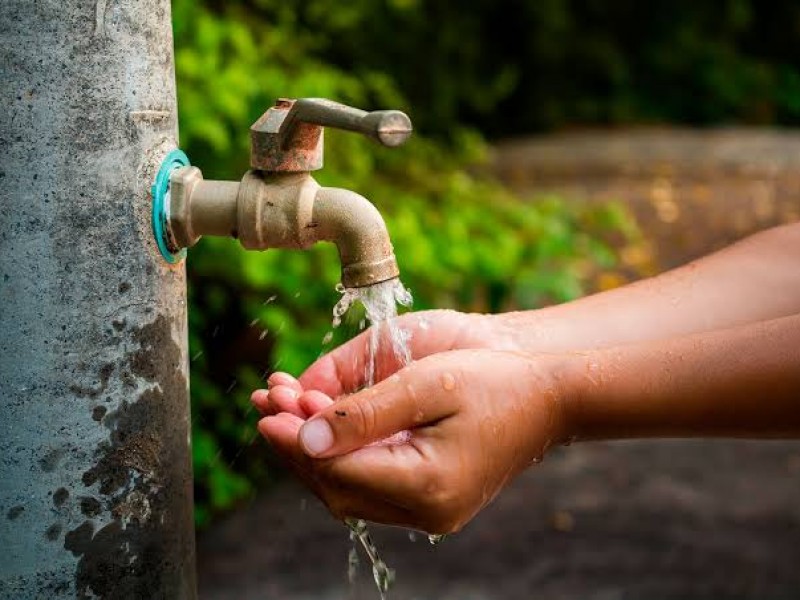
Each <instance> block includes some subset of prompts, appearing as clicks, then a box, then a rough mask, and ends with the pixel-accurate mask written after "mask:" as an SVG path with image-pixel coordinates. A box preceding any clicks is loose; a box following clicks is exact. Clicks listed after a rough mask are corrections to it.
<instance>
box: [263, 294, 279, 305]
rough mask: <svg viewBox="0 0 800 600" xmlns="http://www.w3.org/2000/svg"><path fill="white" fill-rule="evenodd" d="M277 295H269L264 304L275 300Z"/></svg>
mask: <svg viewBox="0 0 800 600" xmlns="http://www.w3.org/2000/svg"><path fill="white" fill-rule="evenodd" d="M277 297H278V296H270V297H269V298H267V299H266V300H264V304H270V303H271V302H275V298H277Z"/></svg>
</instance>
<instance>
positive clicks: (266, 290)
mask: <svg viewBox="0 0 800 600" xmlns="http://www.w3.org/2000/svg"><path fill="white" fill-rule="evenodd" d="M258 5H259V6H261V7H262V8H264V7H268V8H269V9H270V10H269V15H270V18H269V19H268V20H260V19H259V18H258V16H257V14H253V13H251V12H246V11H244V10H243V9H241V8H240V7H238V6H232V5H228V6H227V7H226V8H224V9H221V12H214V11H212V10H211V8H209V7H208V6H205V5H202V4H200V5H198V4H196V3H194V2H191V1H190V0H177V1H176V2H175V3H174V16H175V36H176V48H177V52H176V62H177V78H178V89H179V103H180V115H181V123H180V125H181V143H182V146H183V147H184V149H186V150H187V152H188V153H189V156H190V157H191V158H192V161H193V163H194V164H196V165H198V166H199V167H201V168H202V169H203V171H204V174H205V176H206V177H208V178H221V179H237V178H239V177H241V175H242V173H243V172H244V171H245V170H246V168H247V164H248V150H249V148H248V131H247V129H248V126H249V124H250V123H251V122H252V121H254V120H255V119H256V118H257V117H258V116H259V115H260V114H261V112H263V111H264V110H265V109H266V108H267V107H268V106H269V105H271V104H272V102H273V101H274V99H275V98H276V97H279V96H289V97H302V96H320V97H328V98H333V99H336V100H339V101H343V102H346V103H351V104H354V105H362V106H368V107H376V108H377V107H399V108H407V101H406V99H405V98H404V97H403V95H402V94H400V93H399V91H398V89H397V86H396V85H395V83H394V80H393V79H392V78H389V77H387V76H386V75H384V74H382V73H380V72H377V71H375V72H367V73H361V75H360V76H359V77H355V76H353V75H352V74H350V73H349V72H346V71H345V70H343V69H342V68H340V67H335V66H332V65H331V64H329V63H326V62H322V61H320V60H318V59H316V58H314V52H313V50H314V48H315V47H316V44H317V40H318V36H319V32H315V33H314V34H311V33H310V32H309V30H308V29H304V28H303V27H302V26H301V25H300V24H298V22H297V21H296V20H295V18H294V13H293V11H292V9H291V8H285V7H286V5H285V4H282V3H278V2H274V3H269V2H266V1H260V2H258ZM265 10H266V9H265ZM344 12H345V13H346V12H347V11H344ZM341 18H345V17H344V13H343V16H342V17H341ZM326 136H327V141H326V157H325V158H326V167H325V169H324V170H322V171H320V172H319V173H318V174H317V176H318V179H319V180H320V182H321V183H323V184H325V185H334V186H340V187H345V188H350V189H354V190H357V191H359V192H361V193H363V194H364V195H366V196H367V197H369V198H370V199H371V200H373V201H374V203H375V204H376V205H377V206H378V208H379V209H380V210H381V212H382V213H383V214H384V216H385V218H386V221H387V224H388V227H389V230H390V233H391V236H392V240H393V243H394V246H395V251H396V254H397V256H398V260H399V263H400V268H401V272H402V275H401V276H402V279H403V281H404V282H405V284H406V285H407V286H409V287H410V288H411V290H412V291H413V293H414V296H415V305H414V308H415V309H425V308H430V307H453V308H458V309H462V310H482V311H500V310H506V309H510V308H530V307H535V306H539V305H541V304H544V303H549V302H554V301H563V300H568V299H570V298H574V297H576V296H578V295H580V294H581V293H582V292H583V289H584V283H585V281H586V279H587V277H588V274H589V272H590V270H591V266H592V265H600V266H601V267H604V268H609V267H610V266H612V265H613V264H614V261H615V257H614V254H613V253H612V251H611V250H610V249H609V248H610V245H609V244H608V243H607V242H608V240H609V239H610V238H609V236H617V237H618V238H620V239H626V238H632V237H635V230H634V229H633V227H632V225H631V221H630V220H629V219H628V218H627V216H626V214H625V213H624V211H622V210H621V209H620V208H619V207H617V206H614V205H606V206H597V205H594V206H587V205H571V204H570V203H567V202H565V201H563V200H561V199H559V198H553V197H547V198H538V199H535V200H532V199H521V198H518V197H515V196H514V195H513V194H511V193H510V192H509V191H508V190H506V189H505V188H503V187H502V186H500V185H499V184H498V183H496V182H494V181H492V180H490V179H488V178H487V177H484V176H478V175H476V174H474V167H475V166H476V165H479V164H480V163H481V162H482V160H483V159H484V156H485V153H486V147H485V145H484V142H483V141H482V139H481V138H480V137H479V136H478V135H476V134H474V133H471V132H469V131H468V130H466V129H464V128H455V129H454V130H453V137H452V142H451V143H450V144H448V145H445V144H444V143H442V142H437V141H432V140H431V139H428V138H426V137H425V136H424V135H417V134H415V136H414V137H413V138H412V140H411V141H410V142H409V143H408V144H407V145H406V146H404V147H403V148H400V149H396V150H387V149H384V148H380V147H378V146H376V145H374V144H372V143H371V142H369V141H367V140H365V139H362V138H360V137H358V136H354V135H352V134H343V133H339V132H334V131H331V132H328V133H327V134H326ZM187 264H188V270H189V278H190V288H189V292H190V310H189V320H190V353H191V357H192V363H191V366H192V373H191V381H192V390H191V391H192V414H193V425H194V427H193V435H194V444H193V454H194V467H195V476H196V500H197V521H198V523H199V524H200V525H202V524H205V523H207V522H208V520H209V518H210V517H211V516H212V515H213V514H214V513H215V512H217V511H221V510H224V509H226V508H228V507H230V506H232V505H233V504H234V503H236V502H237V501H238V500H240V499H242V498H244V497H246V496H247V495H248V494H251V493H253V490H254V489H255V487H256V486H258V485H263V484H264V483H265V482H268V481H269V480H270V477H271V476H272V474H273V473H275V472H276V468H275V464H274V462H273V461H272V459H271V456H270V454H269V453H268V452H267V451H266V449H265V446H264V445H263V443H262V442H261V440H260V438H259V437H258V436H257V435H256V431H255V423H256V415H255V414H254V413H253V412H252V410H251V409H250V406H249V402H248V397H249V393H250V391H251V390H252V389H254V388H256V387H259V386H260V385H262V384H263V380H264V378H265V376H266V375H267V374H268V373H269V372H271V371H272V370H274V369H277V368H280V369H282V370H287V371H290V372H294V373H297V372H300V371H301V370H302V369H303V368H304V367H306V366H307V365H308V364H309V363H310V362H311V361H313V360H314V359H315V358H316V357H317V356H318V355H319V354H320V352H321V351H322V349H323V348H322V343H321V341H322V339H323V337H324V336H325V334H326V332H328V331H329V330H330V322H331V309H332V307H333V305H334V303H335V302H336V300H337V299H338V297H339V296H338V294H337V293H336V292H335V291H334V286H335V284H336V283H337V281H338V279H339V269H340V265H339V262H338V258H337V255H336V252H335V248H333V247H332V246H330V245H324V244H321V245H318V247H315V248H313V249H311V250H309V251H305V252H296V251H294V252H293V251H281V250H269V251H267V252H247V251H244V250H243V249H242V248H241V247H240V246H239V244H238V243H237V242H235V241H233V240H227V239H204V240H202V241H201V242H200V243H199V244H198V245H197V246H196V247H195V248H193V249H192V250H191V251H190V253H189V260H188V263H187ZM350 333H352V331H348V330H347V329H346V328H342V331H338V332H337V337H336V338H335V340H334V341H333V342H332V345H333V344H336V343H338V342H340V341H342V340H343V339H344V338H345V337H347V336H348V335H349V334H350Z"/></svg>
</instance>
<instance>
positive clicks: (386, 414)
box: [254, 350, 567, 533]
mask: <svg viewBox="0 0 800 600" xmlns="http://www.w3.org/2000/svg"><path fill="white" fill-rule="evenodd" d="M271 383H272V384H273V387H272V388H271V389H270V391H269V392H268V393H267V395H266V402H262V400H263V398H262V397H260V396H258V397H257V396H256V395H255V394H254V402H255V403H256V405H257V406H259V407H260V408H261V409H262V410H263V411H264V412H265V413H266V414H268V415H270V416H267V417H266V418H264V419H262V420H261V421H260V422H259V430H260V431H261V433H262V434H263V435H264V436H265V437H266V438H268V439H269V440H270V441H271V442H272V443H273V445H274V446H275V448H276V449H277V450H278V451H279V452H280V453H281V454H282V455H284V456H285V457H286V458H287V459H288V460H289V461H290V462H291V463H292V464H293V466H294V468H295V470H296V471H297V472H298V474H299V475H300V476H301V477H302V478H303V479H304V480H305V481H306V482H307V483H308V484H309V485H310V486H311V487H312V489H314V491H315V492H316V493H317V495H319V496H320V498H321V499H322V500H323V501H324V502H325V504H326V505H327V506H328V508H329V509H330V510H331V512H332V513H333V514H334V515H335V516H336V517H339V518H344V517H359V518H364V519H368V520H372V521H378V522H383V523H389V524H395V525H403V526H407V527H413V528H417V529H422V530H424V531H427V532H429V533H448V532H451V531H456V530H458V529H460V528H461V527H462V526H463V525H464V524H465V523H466V522H467V521H469V520H470V519H471V518H472V517H473V516H474V515H475V514H476V513H477V512H478V511H479V510H480V509H481V508H482V507H483V506H485V505H486V504H487V503H488V502H489V501H490V500H491V499H492V498H494V496H495V495H496V494H497V492H499V491H500V489H501V488H502V487H503V486H504V485H505V484H506V483H507V482H508V481H509V480H510V479H511V477H513V476H514V475H515V474H517V473H518V472H520V471H521V470H523V469H524V468H525V467H526V466H527V465H529V464H530V463H531V462H533V461H535V460H536V459H537V458H538V457H541V456H542V454H543V453H544V452H545V450H546V449H547V447H548V446H549V445H551V444H553V443H557V442H558V441H561V440H563V439H566V437H567V436H566V435H565V434H564V431H565V424H564V414H563V411H562V410H561V406H562V402H560V399H561V392H560V390H559V387H558V382H557V380H556V379H555V378H554V377H553V376H552V375H551V371H549V370H548V368H546V365H545V364H544V363H542V362H541V360H540V359H537V360H534V359H533V358H531V357H530V356H527V355H522V354H518V353H510V352H497V351H486V350H468V351H457V352H446V353H441V354H437V355H435V356H431V357H428V358H425V359H422V360H420V361H419V362H416V363H414V364H412V365H411V366H410V367H408V368H406V369H403V370H401V371H399V372H398V373H397V374H396V375H394V376H392V377H389V378H388V379H386V380H384V381H383V382H381V383H379V384H377V385H375V386H374V387H372V388H370V389H368V390H364V391H362V392H359V393H356V394H353V395H351V396H347V397H344V398H341V399H339V400H338V401H336V402H334V401H333V400H332V399H331V398H330V397H328V396H327V395H325V394H323V393H321V392H319V391H316V390H315V391H304V390H303V388H302V386H301V385H300V383H298V382H297V381H295V380H293V379H291V378H289V377H287V376H285V375H280V376H277V375H276V376H273V379H272V381H271ZM279 389H280V390H281V391H280V392H278V390H279ZM289 390H291V391H292V392H293V393H290V391H289ZM288 396H292V397H291V398H288ZM284 408H286V409H289V410H283V409H284ZM309 417H311V418H309ZM403 431H406V432H407V433H406V435H405V437H404V438H401V439H400V440H397V439H395V441H393V442H391V443H383V444H380V443H379V444H375V442H380V441H381V440H385V439H386V438H389V437H390V436H392V435H393V434H397V433H398V432H403Z"/></svg>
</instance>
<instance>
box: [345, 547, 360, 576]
mask: <svg viewBox="0 0 800 600" xmlns="http://www.w3.org/2000/svg"><path fill="white" fill-rule="evenodd" d="M358 562H359V561H358V552H356V548H355V546H353V547H352V548H350V552H348V553H347V580H348V581H349V582H350V583H355V582H356V576H357V575H358Z"/></svg>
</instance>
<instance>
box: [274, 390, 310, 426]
mask: <svg viewBox="0 0 800 600" xmlns="http://www.w3.org/2000/svg"><path fill="white" fill-rule="evenodd" d="M299 397H300V394H298V393H297V391H296V390H295V389H294V388H291V387H287V386H285V385H276V386H275V387H273V388H272V389H271V390H270V391H269V404H270V410H271V411H272V414H277V413H281V412H286V413H290V414H293V415H295V416H297V417H300V418H301V419H305V418H306V417H307V416H308V415H306V412H305V411H304V410H303V409H302V408H300V404H299V403H298V402H297V399H298V398H299Z"/></svg>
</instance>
